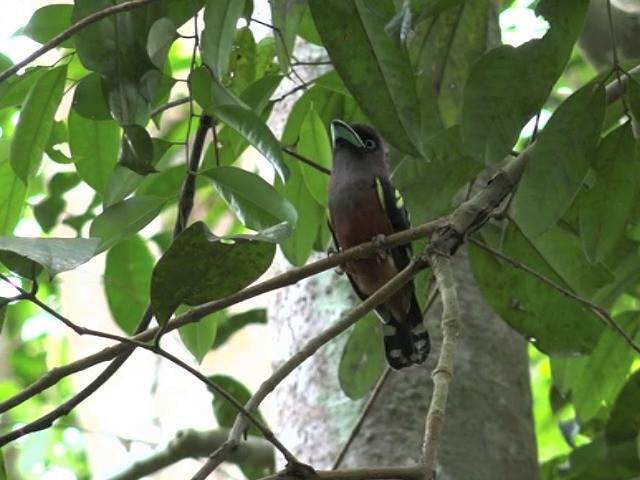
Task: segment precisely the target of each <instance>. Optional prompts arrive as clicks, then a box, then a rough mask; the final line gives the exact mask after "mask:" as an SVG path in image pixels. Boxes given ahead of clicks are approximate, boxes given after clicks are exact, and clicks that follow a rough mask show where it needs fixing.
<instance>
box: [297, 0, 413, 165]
mask: <svg viewBox="0 0 640 480" xmlns="http://www.w3.org/2000/svg"><path fill="white" fill-rule="evenodd" d="M309 8H310V9H311V14H312V15H313V19H314V22H315V24H316V27H317V28H318V32H319V33H320V37H322V40H323V42H324V45H325V47H326V49H327V52H328V53H329V56H330V57H331V60H332V62H333V65H334V67H335V69H336V70H337V72H338V73H339V74H340V78H342V80H343V81H344V83H345V85H346V86H347V88H349V91H350V92H351V93H352V94H353V97H354V98H355V99H356V101H357V102H358V106H359V107H360V108H361V109H362V111H363V112H364V113H365V114H366V116H367V117H368V118H369V120H370V121H371V123H373V124H374V125H375V126H376V128H377V129H378V130H379V131H380V133H381V134H382V136H383V137H384V138H385V139H386V140H387V141H388V142H389V143H390V144H392V145H393V146H394V147H396V148H397V149H399V150H401V151H403V152H405V153H408V154H410V155H414V156H415V155H419V153H420V151H421V139H420V134H421V131H420V130H421V129H420V102H419V101H418V94H417V90H416V80H415V75H414V72H413V68H412V66H411V62H410V60H409V54H408V52H407V49H406V47H405V45H404V44H402V43H400V42H398V41H396V40H395V39H393V38H391V37H390V36H389V35H388V34H387V33H386V32H385V26H386V24H387V22H389V21H390V20H391V18H392V17H393V16H394V15H395V9H394V5H393V2H392V1H391V0H372V1H364V0H356V1H353V2H345V1H343V0H331V1H328V0H311V1H310V2H309Z"/></svg>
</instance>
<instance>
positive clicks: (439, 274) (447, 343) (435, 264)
mask: <svg viewBox="0 0 640 480" xmlns="http://www.w3.org/2000/svg"><path fill="white" fill-rule="evenodd" d="M428 258H429V262H430V263H431V268H432V269H433V273H434V276H435V277H436V281H437V282H438V289H439V290H440V298H441V299H442V346H441V347H440V356H439V357H438V364H437V365H436V368H435V370H434V371H433V374H432V375H433V394H432V395H431V404H430V405H429V412H428V413H427V419H426V422H425V432H424V442H423V445H422V454H421V456H420V463H421V464H422V465H424V468H425V473H426V475H425V478H434V476H435V467H436V457H437V452H438V445H439V443H440V435H441V432H442V425H443V423H444V413H445V409H446V406H447V397H448V395H449V384H450V383H451V379H452V378H453V367H454V359H455V351H456V347H457V343H458V333H459V331H460V323H461V319H460V309H459V307H458V297H457V293H456V288H455V282H454V279H453V271H452V268H451V259H450V258H448V257H445V256H442V255H439V254H438V253H429V254H428Z"/></svg>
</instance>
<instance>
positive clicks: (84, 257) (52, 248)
mask: <svg viewBox="0 0 640 480" xmlns="http://www.w3.org/2000/svg"><path fill="white" fill-rule="evenodd" d="M98 243H99V242H98V240H97V239H93V238H24V237H0V251H3V252H11V253H14V254H17V255H20V256H21V257H24V258H28V259H29V260H32V261H34V262H36V263H37V264H39V265H42V266H43V267H44V269H45V270H46V271H47V272H48V273H49V275H50V276H51V277H54V276H55V275H57V274H58V273H60V272H66V271H67V270H73V269H74V268H76V267H78V266H79V265H82V264H83V263H86V262H88V261H89V260H91V258H93V257H94V256H95V255H96V254H97V253H98V252H97V248H98Z"/></svg>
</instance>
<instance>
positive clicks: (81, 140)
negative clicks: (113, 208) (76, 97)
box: [69, 110, 120, 195]
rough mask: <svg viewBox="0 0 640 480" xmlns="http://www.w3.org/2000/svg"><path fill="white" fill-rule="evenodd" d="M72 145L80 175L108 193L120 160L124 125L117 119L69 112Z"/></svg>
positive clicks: (96, 189)
mask: <svg viewBox="0 0 640 480" xmlns="http://www.w3.org/2000/svg"><path fill="white" fill-rule="evenodd" d="M69 148H70V150H71V155H72V156H73V159H74V161H75V164H76V170H77V171H78V175H80V178H82V180H84V181H85V182H86V183H87V184H88V185H89V186H90V187H91V188H93V189H94V190H95V191H96V192H98V193H99V194H100V195H104V193H105V190H106V188H107V182H108V180H109V176H110V175H111V172H113V169H114V167H115V166H116V164H117V162H118V150H119V148H120V127H119V126H118V124H117V123H116V122H114V121H113V120H90V119H88V118H86V117H83V116H81V115H80V114H79V113H76V111H75V110H71V111H70V112H69Z"/></svg>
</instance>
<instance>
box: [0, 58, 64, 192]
mask: <svg viewBox="0 0 640 480" xmlns="http://www.w3.org/2000/svg"><path fill="white" fill-rule="evenodd" d="M66 79H67V67H66V66H60V67H56V68H53V69H51V70H49V71H48V72H46V73H45V74H43V75H42V76H41V77H40V78H38V80H37V81H36V82H35V83H34V84H33V86H32V87H31V90H30V91H29V95H27V98H26V100H25V101H24V104H23V106H22V110H21V112H20V118H19V119H18V124H17V125H16V130H15V133H14V135H13V140H12V141H11V153H10V155H11V167H12V168H13V171H14V172H15V173H16V175H17V176H18V177H19V178H20V179H21V180H22V181H23V182H25V183H26V182H27V179H28V178H29V177H30V176H32V175H34V174H35V173H36V172H37V171H38V168H39V167H40V163H41V162H42V154H43V153H44V150H45V147H46V145H47V140H49V135H50V134H51V128H52V127H53V122H54V118H53V117H54V115H55V113H56V110H57V109H58V105H60V101H61V100H62V94H63V90H64V83H65V80H66Z"/></svg>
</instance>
